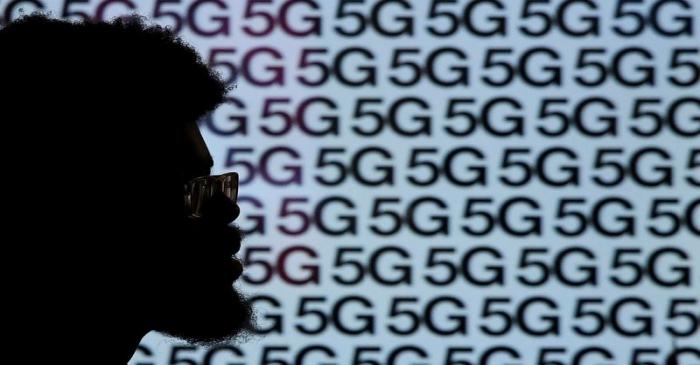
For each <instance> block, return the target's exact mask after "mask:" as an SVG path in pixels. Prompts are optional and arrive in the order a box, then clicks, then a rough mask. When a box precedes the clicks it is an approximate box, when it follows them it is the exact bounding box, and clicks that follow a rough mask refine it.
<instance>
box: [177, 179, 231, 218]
mask: <svg viewBox="0 0 700 365" xmlns="http://www.w3.org/2000/svg"><path fill="white" fill-rule="evenodd" d="M215 194H223V195H224V196H226V197H227V198H229V199H230V200H231V201H232V202H233V203H234V204H235V203H236V200H237V199H238V173H236V172H229V173H227V174H223V175H212V176H200V177H196V178H194V179H192V180H190V182H188V183H187V184H185V206H186V207H187V208H188V210H189V212H190V215H192V216H194V217H201V215H202V205H203V203H204V202H205V201H206V200H207V199H209V198H211V197H212V196H213V195H215Z"/></svg>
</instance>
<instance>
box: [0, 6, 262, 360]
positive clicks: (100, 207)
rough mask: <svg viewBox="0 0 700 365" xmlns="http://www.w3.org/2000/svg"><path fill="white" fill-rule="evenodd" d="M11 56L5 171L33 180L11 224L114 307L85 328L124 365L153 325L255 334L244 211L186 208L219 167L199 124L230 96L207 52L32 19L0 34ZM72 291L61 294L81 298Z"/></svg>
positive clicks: (136, 29) (10, 200)
mask: <svg viewBox="0 0 700 365" xmlns="http://www.w3.org/2000/svg"><path fill="white" fill-rule="evenodd" d="M0 55H1V57H0V80H2V85H0V86H2V87H0V101H2V102H1V103H0V104H1V105H0V109H1V111H2V115H1V116H2V121H3V122H4V123H3V125H4V128H5V129H4V132H3V133H4V134H3V135H4V136H6V137H7V139H8V140H9V139H13V140H16V141H19V142H20V143H19V147H18V148H14V147H11V146H10V145H11V143H5V144H3V146H2V147H3V149H4V150H3V153H2V154H1V155H2V156H3V157H4V159H3V167H4V168H5V169H6V171H12V172H13V174H14V175H13V176H21V177H23V178H22V179H21V181H22V183H21V184H18V183H17V180H16V179H6V181H9V182H12V183H14V184H16V185H15V186H14V189H15V190H12V191H13V192H14V193H13V194H6V195H7V196H6V199H5V200H4V201H3V204H5V205H4V207H5V208H6V210H7V211H10V212H13V214H11V216H12V218H13V219H14V221H13V222H11V224H9V226H12V227H15V228H16V230H17V231H18V232H17V235H19V237H20V239H19V240H18V241H22V242H32V245H26V246H22V247H24V248H25V249H26V250H27V251H28V252H27V253H26V256H27V257H32V258H33V257H35V256H36V253H38V252H40V253H42V255H43V256H44V257H47V259H46V261H47V263H53V265H55V266H57V267H55V268H54V267H51V270H48V269H47V268H46V267H47V266H48V265H46V266H44V265H41V267H44V269H43V270H42V271H46V272H50V273H51V276H52V277H55V276H57V275H58V274H63V275H66V276H67V277H69V278H70V280H68V279H67V280H56V282H60V283H70V284H71V285H72V286H73V287H75V288H77V289H76V290H75V292H76V293H80V294H83V295H84V294H85V293H88V294H89V296H90V300H89V301H87V300H84V301H80V300H76V302H80V303H88V302H89V303H91V307H90V308H91V309H92V310H94V309H95V308H99V309H103V310H101V311H100V312H99V314H98V315H95V314H93V313H87V312H86V311H79V310H76V312H77V313H76V314H75V315H74V316H72V317H71V318H74V319H75V320H74V322H76V324H74V326H77V325H78V324H77V322H79V321H80V320H82V322H84V324H83V325H84V326H85V327H86V328H85V329H84V332H85V333H87V334H90V335H92V334H94V333H104V335H105V336H107V338H108V339H107V340H104V341H103V342H104V343H107V344H110V346H113V347H119V349H118V350H115V351H114V352H117V353H118V354H117V356H116V357H119V359H120V360H118V361H119V362H120V363H122V362H123V361H121V359H123V358H124V357H127V356H129V357H130V356H131V355H132V354H133V350H134V347H135V346H136V345H137V344H138V341H139V340H140V339H141V337H142V336H143V335H144V334H145V333H147V332H149V331H152V330H155V331H158V332H162V333H165V334H168V335H172V336H175V337H179V338H182V339H185V340H188V341H190V342H193V343H212V342H219V341H226V340H235V339H238V338H243V337H245V335H246V334H247V335H252V334H254V333H255V332H256V331H255V324H254V313H253V309H252V307H251V305H250V304H249V301H248V300H247V299H246V298H245V296H244V295H243V294H241V293H240V292H238V291H237V290H236V289H235V287H234V284H235V282H236V280H237V279H238V278H239V277H240V275H241V271H242V267H241V265H240V263H239V262H238V261H237V260H235V259H234V258H233V255H235V254H236V253H237V252H238V250H239V249H240V247H241V242H242V234H241V231H240V229H239V228H238V227H237V226H236V225H235V223H233V221H234V220H235V218H236V217H237V216H238V212H239V209H238V206H237V205H236V204H235V203H234V202H231V201H230V200H227V199H226V198H221V197H217V196H214V197H212V198H211V199H210V200H209V201H208V202H206V203H205V204H204V205H203V206H202V212H203V214H202V217H197V218H194V217H190V216H189V215H188V214H186V211H185V208H186V205H185V202H184V196H183V186H184V184H185V183H186V182H188V181H189V180H190V179H192V178H194V177H199V176H204V175H209V174H210V172H211V168H212V157H211V156H210V153H209V150H208V149H207V146H206V144H205V143H204V140H203V138H202V135H201V134H200V132H199V129H198V127H197V124H196V122H195V120H197V119H198V118H199V117H201V116H202V115H204V114H206V113H207V112H209V111H212V110H214V109H215V108H216V107H217V106H218V105H220V104H221V103H222V102H223V101H224V100H225V96H226V94H227V92H228V91H227V86H226V85H225V84H224V83H223V81H222V80H220V79H219V78H218V77H217V76H216V75H215V74H213V73H212V72H211V70H210V69H209V68H208V67H207V65H206V64H205V63H203V62H202V61H201V58H200V56H199V55H198V53H197V52H196V50H194V49H193V48H191V47H189V46H188V45H187V44H185V43H183V42H182V41H180V40H178V39H177V37H176V35H175V34H173V33H172V32H170V31H169V30H167V29H165V28H161V27H156V26H149V25H148V24H146V23H144V22H143V21H142V19H140V18H126V17H125V18H121V19H116V20H114V21H112V22H110V23H105V22H69V21H62V20H56V19H51V18H49V17H47V16H43V15H32V16H27V17H23V18H22V19H20V20H17V21H13V22H11V23H10V24H7V25H6V26H4V27H3V28H2V29H0ZM10 136H11V137H10ZM24 177H28V178H24ZM10 190H11V189H9V188H8V189H6V191H10ZM27 225H30V226H36V227H37V228H35V229H21V228H20V227H24V226H27ZM56 242H60V244H56ZM86 258H87V259H86ZM32 262H33V261H32ZM32 267H33V266H32ZM61 285H63V284H61ZM30 287H31V286H30ZM31 288H33V287H31ZM60 289H61V290H60V291H59V292H60V295H56V296H52V298H58V297H61V298H70V296H69V295H67V294H65V293H64V292H63V290H62V288H60ZM42 303H43V301H42ZM76 308H77V307H76ZM114 308H117V310H116V312H115V309H114ZM114 313H117V315H114ZM87 337H89V336H87ZM96 337H99V336H96ZM122 345H123V346H122ZM106 352H111V351H109V350H108V351H106ZM127 360H128V358H127Z"/></svg>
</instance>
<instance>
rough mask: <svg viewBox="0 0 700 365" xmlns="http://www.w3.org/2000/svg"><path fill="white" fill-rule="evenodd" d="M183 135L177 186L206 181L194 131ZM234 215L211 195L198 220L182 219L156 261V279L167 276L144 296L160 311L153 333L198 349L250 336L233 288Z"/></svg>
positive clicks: (247, 314)
mask: <svg viewBox="0 0 700 365" xmlns="http://www.w3.org/2000/svg"><path fill="white" fill-rule="evenodd" d="M184 135H185V137H184V143H183V145H182V153H183V154H182V156H183V160H182V161H183V165H182V180H181V181H180V183H181V184H183V185H184V184H185V183H186V182H188V181H190V180H191V179H193V178H196V177H200V176H208V175H210V174H211V168H212V166H213V159H212V157H211V155H210V153H209V150H208V148H207V145H206V143H205V142H204V139H203V137H202V135H201V133H200V131H199V129H198V127H197V125H196V124H195V123H193V122H191V123H186V124H185V125H184ZM239 212H240V210H239V208H238V205H237V204H236V203H235V202H233V201H231V200H230V199H228V198H226V197H225V196H223V195H221V196H216V195H215V196H213V197H212V198H211V199H210V200H208V201H206V202H205V206H204V214H203V217H202V218H193V217H187V218H185V219H184V221H183V222H184V223H183V226H182V236H181V238H182V239H181V240H177V241H176V242H177V243H178V244H176V245H171V246H170V247H169V248H168V250H169V251H170V252H169V253H168V254H167V257H168V260H167V261H165V260H160V261H159V262H160V263H161V264H160V266H161V267H159V270H158V272H157V273H156V274H157V275H168V276H169V278H168V279H167V280H168V282H167V283H166V284H164V285H161V287H160V289H154V291H153V293H152V294H153V295H149V297H151V299H152V300H154V301H156V302H160V303H161V305H162V308H163V311H162V312H160V313H157V314H156V315H155V321H154V324H153V325H154V329H155V330H156V331H159V332H163V333H165V334H168V335H171V336H175V337H179V338H182V339H185V340H188V341H190V342H192V343H200V344H208V343H215V342H221V341H232V340H237V339H240V338H241V337H245V336H248V335H251V334H252V332H253V330H254V328H255V323H254V316H253V309H252V307H251V305H250V303H249V302H248V300H247V299H246V298H245V296H244V295H243V294H242V293H240V292H239V291H238V290H237V289H236V288H235V287H234V282H235V281H236V280H237V279H238V278H239V277H240V276H241V274H242V271H243V266H242V264H241V262H240V261H239V260H238V259H237V258H236V257H235V256H234V255H235V254H236V253H237V252H238V251H239V250H240V248H241V243H242V240H243V237H242V233H241V230H240V228H239V227H238V226H237V225H235V224H234V223H232V222H233V221H234V220H235V219H236V218H237V217H238V215H239ZM146 280H148V279H146Z"/></svg>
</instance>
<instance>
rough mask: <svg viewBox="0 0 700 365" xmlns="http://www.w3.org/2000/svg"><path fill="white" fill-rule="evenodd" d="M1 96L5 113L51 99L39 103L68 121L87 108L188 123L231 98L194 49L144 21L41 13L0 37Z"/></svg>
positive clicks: (16, 23)
mask: <svg viewBox="0 0 700 365" xmlns="http://www.w3.org/2000/svg"><path fill="white" fill-rule="evenodd" d="M0 88H1V90H2V91H3V99H2V101H0V103H2V104H0V107H1V108H2V109H3V110H2V111H3V112H5V113H7V110H6V109H7V108H11V107H13V106H15V105H19V104H22V103H25V102H26V103H27V104H31V103H32V102H37V101H39V99H38V95H40V94H42V93H46V92H50V93H52V94H51V95H47V96H46V97H42V98H41V101H42V102H50V103H51V104H52V105H54V106H57V107H58V108H57V110H64V111H65V112H66V113H67V115H70V117H75V116H76V114H80V113H81V111H82V110H83V109H82V108H81V107H80V104H83V105H85V104H87V103H88V102H89V103H93V105H95V104H99V105H101V107H102V108H108V109H109V112H110V113H113V112H115V111H117V112H119V111H122V112H124V113H125V114H127V115H128V114H134V113H139V114H144V113H146V114H149V115H151V116H152V117H154V118H161V117H163V116H164V115H166V114H167V116H175V117H177V118H178V119H188V120H195V119H197V118H199V117H201V116H202V115H204V114H205V113H207V112H209V111H211V110H213V109H214V108H215V107H216V106H217V105H219V104H220V103H222V102H223V101H224V98H225V96H226V94H227V93H228V91H229V90H230V89H229V88H228V87H227V86H226V84H225V83H224V82H223V81H222V80H221V78H220V77H219V76H218V74H216V73H214V72H213V71H212V70H211V69H210V68H208V67H207V65H206V64H205V63H204V62H203V61H202V59H201V57H200V56H199V54H198V53H197V52H196V51H195V50H194V49H193V48H192V47H191V46H190V45H188V44H187V43H185V42H184V41H183V40H181V39H180V38H178V37H177V36H176V35H175V34H174V33H173V32H172V31H171V30H170V29H168V28H164V27H161V26H159V25H148V24H147V23H146V21H145V20H144V18H143V17H141V16H138V15H132V16H126V17H121V18H117V19H115V20H112V21H110V22H97V21H90V20H85V21H80V22H70V21H64V20H58V19H52V18H49V17H48V16H47V15H45V14H41V13H34V14H32V15H27V16H24V17H21V18H19V19H17V20H15V21H12V22H10V23H8V24H7V25H6V26H5V27H4V28H2V29H0ZM49 99H50V100H49ZM68 105H69V106H73V108H66V107H65V106H68ZM67 115H66V116H67Z"/></svg>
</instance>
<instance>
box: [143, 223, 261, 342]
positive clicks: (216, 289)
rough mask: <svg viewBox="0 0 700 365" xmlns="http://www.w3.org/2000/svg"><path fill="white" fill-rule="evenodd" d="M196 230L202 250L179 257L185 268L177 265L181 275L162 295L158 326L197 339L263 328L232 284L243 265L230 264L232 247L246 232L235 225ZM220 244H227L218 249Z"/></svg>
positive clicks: (238, 338) (239, 338)
mask: <svg viewBox="0 0 700 365" xmlns="http://www.w3.org/2000/svg"><path fill="white" fill-rule="evenodd" d="M196 236H198V237H200V238H201V241H200V245H198V246H196V247H198V248H199V249H200V251H201V252H199V253H197V252H196V250H195V251H193V250H192V249H190V250H186V251H185V252H186V254H184V255H182V256H181V257H180V258H179V260H181V261H179V262H180V264H181V266H179V267H185V268H187V270H186V271H185V272H183V271H181V270H177V272H178V273H179V274H178V275H177V277H178V279H177V280H174V282H172V283H171V284H170V285H168V288H167V289H166V292H167V294H165V295H164V296H163V297H167V298H168V299H167V300H166V301H165V302H161V305H162V306H161V308H162V310H161V311H158V312H159V313H158V314H157V317H158V318H159V320H158V321H157V324H158V325H157V326H156V328H154V329H155V330H156V331H158V332H162V333H164V334H166V335H169V336H172V337H177V338H180V339H182V340H185V341H187V342H189V343H191V344H195V345H214V344H219V343H224V342H227V343H231V342H233V343H240V342H245V341H247V340H248V339H250V338H251V337H254V336H255V335H257V333H258V332H259V331H258V330H257V329H258V328H257V325H256V314H255V310H254V308H253V305H252V303H251V301H250V300H249V298H248V297H246V296H245V295H243V294H242V293H241V292H240V291H238V290H237V289H236V288H235V287H234V285H233V282H234V281H235V279H237V278H238V276H239V275H240V271H239V270H240V266H239V269H238V270H236V269H235V268H234V266H235V265H232V264H233V262H232V255H231V253H232V251H230V250H235V251H237V247H240V244H241V242H242V241H243V238H244V237H243V233H242V232H241V230H240V228H239V227H238V226H236V225H232V226H228V227H225V229H223V230H220V231H214V232H212V231H207V232H202V231H199V232H197V234H196ZM226 243H228V244H233V246H227V245H226ZM207 244H212V245H211V246H208V245H207ZM222 247H223V248H225V247H228V249H224V250H223V251H222V252H219V251H218V250H217V248H222ZM236 271H237V273H236Z"/></svg>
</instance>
